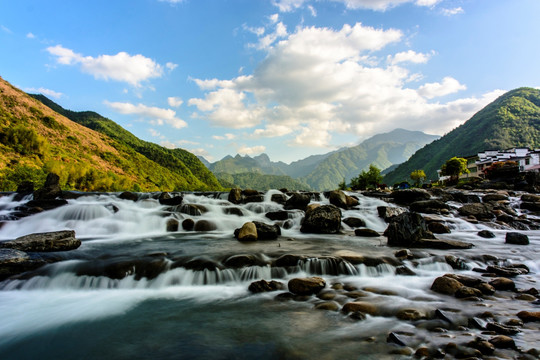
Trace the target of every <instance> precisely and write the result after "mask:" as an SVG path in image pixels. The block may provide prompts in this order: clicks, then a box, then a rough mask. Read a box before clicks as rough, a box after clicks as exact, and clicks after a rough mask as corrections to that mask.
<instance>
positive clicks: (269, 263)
mask: <svg viewBox="0 0 540 360" xmlns="http://www.w3.org/2000/svg"><path fill="white" fill-rule="evenodd" d="M274 194H280V192H278V191H269V192H267V193H266V194H265V195H264V201H263V202H257V203H248V204H241V205H234V204H232V203H230V202H229V201H227V194H224V193H210V194H196V193H184V194H182V196H183V197H184V200H183V202H182V205H180V206H177V207H171V206H166V205H161V204H160V202H159V201H158V200H157V196H158V195H159V194H139V199H138V200H137V201H131V200H123V199H121V198H120V197H119V196H118V195H119V194H105V193H103V194H88V195H83V196H80V197H78V198H77V199H72V200H68V205H65V206H62V207H59V208H56V209H54V210H49V211H44V212H41V213H38V214H35V215H32V216H28V217H23V218H20V219H17V220H13V215H12V214H14V213H15V212H16V209H17V208H18V207H19V206H21V205H24V204H25V203H26V202H27V201H29V200H30V198H25V199H23V200H20V201H15V200H14V194H5V195H4V196H1V197H0V222H3V225H2V226H0V241H3V240H9V239H14V238H17V237H19V236H23V235H27V234H30V233H38V232H48V231H58V230H65V229H70V230H75V232H76V236H77V238H79V239H81V240H82V245H81V247H79V248H78V249H76V250H72V251H69V252H65V253H53V254H49V255H48V256H49V257H50V258H51V259H53V258H54V262H51V263H49V264H47V265H45V266H43V267H41V268H39V269H37V270H35V271H32V272H29V273H26V274H22V275H20V276H15V277H12V278H9V279H6V280H4V281H1V282H0V319H1V321H0V359H35V358H38V357H39V358H51V359H73V358H84V359H98V358H99V359H103V358H111V359H112V358H114V359H139V358H140V359H143V358H152V359H194V358H197V359H198V358H201V359H202V358H204V359H231V358H246V359H251V358H257V359H275V358H284V359H306V358H313V359H315V358H316V359H335V358H344V359H349V358H360V359H369V358H373V359H384V358H387V359H395V358H408V356H404V355H395V354H391V352H392V351H393V350H396V349H398V348H399V347H397V346H396V345H394V344H389V343H387V336H388V334H389V333H390V332H395V333H402V334H406V335H404V336H407V338H408V339H409V338H410V340H409V341H410V343H409V344H408V345H409V346H410V347H412V348H413V349H414V348H417V347H420V346H422V345H434V346H437V345H439V344H444V343H448V342H449V341H453V342H456V343H461V342H464V341H470V340H472V339H474V337H472V338H471V336H473V335H474V336H476V335H480V331H479V330H475V329H463V330H462V331H452V332H433V331H429V329H428V328H429V324H428V323H429V321H425V323H422V322H419V323H418V322H417V323H415V322H411V321H402V320H398V318H397V317H396V316H394V315H395V313H396V312H397V311H398V310H399V309H403V308H414V309H417V310H419V311H425V312H427V313H433V312H434V311H435V310H436V309H445V310H446V311H450V312H452V313H456V314H459V316H461V317H465V318H466V317H470V316H476V315H477V314H479V313H482V312H485V311H490V312H492V313H495V314H497V316H498V317H499V318H500V319H501V321H502V320H504V319H509V318H511V317H513V316H514V315H515V314H516V313H517V312H518V311H520V310H527V309H528V310H531V311H538V306H537V305H536V310H534V309H535V308H534V306H533V305H530V304H529V303H527V302H524V301H517V300H514V299H513V295H512V293H507V292H502V293H500V294H499V293H496V294H495V295H494V296H492V297H488V298H486V299H484V300H483V301H481V302H466V301H463V300H459V299H456V298H454V297H450V296H446V295H441V294H438V293H435V292H433V291H431V290H430V287H431V284H432V283H433V280H434V279H435V278H436V277H438V276H442V275H444V274H446V273H459V274H465V275H474V276H480V274H478V273H476V272H474V271H472V269H473V268H479V267H485V262H484V259H485V255H490V256H491V257H496V258H499V259H501V260H500V263H501V265H505V264H506V265H508V264H525V265H526V266H527V267H528V268H529V269H530V273H529V274H526V275H521V276H519V277H516V278H515V279H514V281H515V282H516V285H517V287H518V288H521V289H529V288H532V287H536V288H538V287H539V285H538V282H539V281H540V275H539V274H540V256H538V253H539V251H540V231H533V230H528V231H520V232H522V233H524V234H527V235H528V237H529V239H530V245H528V246H519V245H509V244H505V241H504V237H505V234H506V232H507V231H508V229H503V228H500V227H494V226H490V225H489V224H485V223H480V224H472V223H470V222H468V221H465V220H464V219H462V218H459V217H458V216H456V215H455V214H454V212H451V213H450V214H449V215H448V216H442V219H443V221H444V222H445V223H446V225H448V226H449V227H450V229H451V231H452V232H451V233H450V234H444V235H437V238H440V239H449V240H461V241H468V242H471V243H473V244H474V248H472V249H470V250H461V251H457V250H431V249H418V250H415V251H414V252H415V255H417V256H415V259H414V260H404V261H403V264H404V265H406V266H407V267H408V268H410V269H412V270H414V273H415V275H413V276H407V275H396V268H397V267H398V266H399V264H397V263H396V261H395V260H394V261H387V259H395V257H394V252H395V251H396V250H397V249H396V248H389V247H387V246H386V238H385V237H384V236H382V235H381V236H379V237H374V238H368V237H358V236H355V235H354V229H352V228H350V227H349V226H347V225H345V224H343V225H342V226H343V228H342V231H341V233H340V234H336V235H320V234H305V233H301V232H300V226H301V220H302V217H303V216H304V214H303V212H302V211H291V212H290V213H289V219H288V220H287V221H286V223H287V224H286V226H284V225H285V221H277V222H276V223H278V224H280V225H281V232H282V233H281V236H280V237H279V238H278V239H277V240H271V241H255V242H249V243H243V242H239V241H238V240H236V239H235V238H234V236H233V233H234V230H235V229H237V228H240V227H241V226H242V225H243V224H244V223H245V222H248V221H260V222H265V223H268V224H272V223H273V221H271V220H270V219H268V218H267V217H265V214H266V213H267V212H271V211H279V210H283V205H280V204H278V203H276V202H272V201H271V196H272V195H274ZM351 195H355V196H357V197H358V199H359V202H360V204H359V206H357V207H356V208H355V209H352V210H342V214H343V218H347V217H358V218H361V219H362V220H364V222H365V223H366V227H368V228H370V229H373V230H376V231H378V232H379V233H381V234H382V233H383V232H384V230H385V229H386V227H387V224H386V223H385V222H384V221H383V220H382V219H381V218H380V217H379V216H378V212H377V206H392V205H390V204H387V203H386V202H384V201H383V200H379V199H375V198H370V197H366V196H363V195H361V194H359V193H354V194H352V193H351ZM512 201H513V203H514V205H515V204H517V203H518V202H519V200H516V199H513V200H512ZM312 202H315V203H320V204H328V203H329V201H328V199H327V198H325V197H324V196H323V195H322V194H321V195H320V197H319V198H312ZM188 204H191V205H196V206H197V207H198V209H202V211H200V213H198V214H192V215H190V214H189V213H190V211H189V210H188V208H190V209H193V207H190V206H186V205H188ZM451 206H453V207H458V204H451ZM181 207H184V208H181ZM231 209H236V210H235V211H231ZM240 214H241V216H240ZM171 219H174V220H176V221H178V222H179V223H180V224H181V223H182V221H183V220H185V219H193V220H194V221H199V220H207V221H209V222H211V223H213V224H214V225H215V227H216V229H215V230H212V231H206V232H195V231H187V230H183V229H182V226H181V225H180V227H179V230H178V231H174V232H168V231H167V223H168V221H170V220H171ZM485 229H488V230H490V231H492V232H493V233H494V234H495V238H492V239H485V238H481V237H479V236H478V235H477V233H478V231H480V230H485ZM344 251H348V252H354V253H357V254H361V255H363V256H364V257H366V258H369V259H372V260H373V261H371V262H364V263H361V264H352V263H350V262H348V261H345V260H343V259H341V258H340V256H339V254H342V253H343V252H344ZM286 254H294V255H299V260H298V261H297V263H296V265H294V266H281V267H280V266H275V265H274V261H275V260H276V259H278V258H279V257H280V256H283V255H286ZM236 255H247V256H249V257H250V259H251V261H252V263H250V264H248V265H247V266H239V267H238V266H231V265H230V262H228V261H230V259H231V258H232V257H234V256H236ZM445 255H455V256H457V257H459V258H461V259H462V260H463V262H464V264H465V266H464V268H463V270H455V269H453V268H452V267H451V266H450V265H448V263H447V262H446V261H445V257H444V256H445ZM381 259H386V260H384V261H382V260H381ZM126 264H127V265H126ZM138 266H140V267H141V269H142V268H143V267H144V268H143V270H140V271H139V267H138ZM123 270H125V271H124V273H122V271H123ZM119 272H120V273H122V274H120V275H118V274H119ZM306 276H321V277H323V278H324V279H325V280H326V283H327V288H330V286H332V285H333V284H344V285H346V286H348V287H350V288H354V289H358V291H362V292H363V294H362V296H363V297H362V298H361V299H360V300H361V301H368V302H372V303H375V304H377V306H378V308H379V311H380V313H379V315H377V316H371V315H367V317H366V318H365V319H364V320H361V321H356V320H352V319H351V318H349V317H348V316H347V315H346V314H344V313H342V312H339V311H337V312H333V311H320V310H315V309H314V306H315V305H316V304H318V303H319V302H320V300H319V299H318V298H316V297H311V298H308V299H304V301H277V300H276V299H275V297H276V294H279V293H282V292H283V291H280V292H269V293H260V294H252V293H250V292H249V291H248V286H249V285H250V283H252V282H253V281H256V280H261V279H265V280H268V281H270V280H276V281H280V282H282V283H284V284H285V285H286V283H287V281H288V280H290V279H292V278H297V277H306ZM297 300H300V299H297ZM349 300H352V299H349ZM335 301H336V302H338V303H340V304H341V305H342V304H343V303H345V302H346V301H347V300H346V296H343V295H340V296H338V297H337V298H336V299H335ZM456 316H458V315H456ZM459 316H458V317H459ZM465 325H467V324H466V323H465ZM537 330H538V328H537V327H534V326H525V327H524V329H523V331H522V332H521V333H520V334H518V335H516V336H515V337H514V339H515V341H516V344H517V345H518V346H519V347H521V348H523V349H525V350H526V349H530V348H535V347H536V348H540V338H539V337H538V332H537ZM471 334H472V335H471Z"/></svg>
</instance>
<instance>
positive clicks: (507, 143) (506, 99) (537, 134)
mask: <svg viewBox="0 0 540 360" xmlns="http://www.w3.org/2000/svg"><path fill="white" fill-rule="evenodd" d="M434 121H436V119H434ZM519 146H528V147H531V148H539V147H540V90H537V89H533V88H519V89H516V90H512V91H509V92H507V93H506V94H504V95H502V96H500V97H499V98H498V99H496V100H495V101H493V102H492V103H491V104H489V105H488V106H486V107H485V108H483V109H482V110H480V111H479V112H477V113H476V114H475V115H474V116H473V117H472V118H470V119H469V120H468V121H467V122H465V123H464V124H463V125H461V126H459V127H457V128H456V129H454V130H452V131H451V132H449V133H448V134H446V135H445V136H443V137H442V138H440V139H438V140H435V141H434V142H432V143H431V144H429V145H426V146H424V147H423V148H422V149H420V150H418V151H417V152H416V153H415V154H414V155H413V156H411V158H410V159H409V160H407V161H406V162H404V163H403V164H401V165H400V166H398V167H397V168H396V169H395V170H394V171H392V172H390V173H388V174H387V175H386V176H385V178H384V182H385V183H387V184H393V183H397V182H401V181H404V180H407V179H408V178H409V174H410V173H411V171H413V170H415V169H420V168H421V169H424V171H425V173H426V175H427V178H428V179H430V180H435V179H437V170H438V169H440V168H441V166H442V165H443V164H444V162H445V161H446V160H447V159H449V158H452V157H454V156H455V157H465V156H469V155H475V154H477V153H478V152H480V151H484V150H490V149H494V150H499V149H508V148H511V147H519Z"/></svg>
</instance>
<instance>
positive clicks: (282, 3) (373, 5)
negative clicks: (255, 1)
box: [273, 0, 442, 12]
mask: <svg viewBox="0 0 540 360" xmlns="http://www.w3.org/2000/svg"><path fill="white" fill-rule="evenodd" d="M310 1H312V0H274V1H273V4H274V5H275V6H277V7H278V9H279V11H281V12H291V11H294V10H296V9H298V8H301V7H302V6H303V5H304V4H305V3H308V2H310ZM331 1H334V2H340V3H342V4H344V5H345V6H346V7H347V8H348V9H371V10H376V11H385V10H387V9H390V8H393V7H396V6H399V5H402V4H406V3H413V4H414V5H416V6H427V7H433V6H435V5H436V4H437V3H439V2H441V1H442V0H331ZM309 6H310V5H308V7H309Z"/></svg>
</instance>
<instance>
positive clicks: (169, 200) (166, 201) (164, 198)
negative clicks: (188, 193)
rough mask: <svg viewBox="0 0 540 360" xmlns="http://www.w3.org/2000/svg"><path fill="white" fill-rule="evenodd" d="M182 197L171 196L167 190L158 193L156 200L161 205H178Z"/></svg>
mask: <svg viewBox="0 0 540 360" xmlns="http://www.w3.org/2000/svg"><path fill="white" fill-rule="evenodd" d="M183 200H184V198H183V197H182V196H175V197H172V196H171V195H170V194H169V193H167V192H162V193H161V194H160V195H159V198H158V201H159V203H160V204H161V205H167V206H178V205H181V204H182V201H183Z"/></svg>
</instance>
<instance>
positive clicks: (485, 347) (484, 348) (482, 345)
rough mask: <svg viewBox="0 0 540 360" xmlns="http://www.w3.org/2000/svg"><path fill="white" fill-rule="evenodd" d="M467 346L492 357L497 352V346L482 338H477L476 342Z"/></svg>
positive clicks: (471, 342)
mask: <svg viewBox="0 0 540 360" xmlns="http://www.w3.org/2000/svg"><path fill="white" fill-rule="evenodd" d="M467 346H468V347H470V348H473V349H476V350H478V351H480V352H481V353H482V355H491V354H493V352H494V351H495V346H493V344H492V343H490V342H489V341H487V340H484V339H482V338H476V339H475V340H474V341H470V342H468V343H467Z"/></svg>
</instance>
